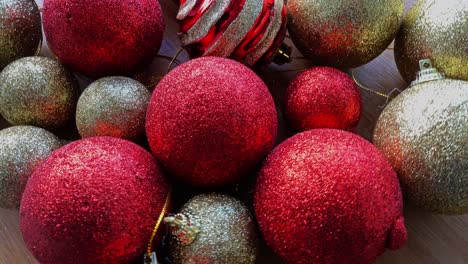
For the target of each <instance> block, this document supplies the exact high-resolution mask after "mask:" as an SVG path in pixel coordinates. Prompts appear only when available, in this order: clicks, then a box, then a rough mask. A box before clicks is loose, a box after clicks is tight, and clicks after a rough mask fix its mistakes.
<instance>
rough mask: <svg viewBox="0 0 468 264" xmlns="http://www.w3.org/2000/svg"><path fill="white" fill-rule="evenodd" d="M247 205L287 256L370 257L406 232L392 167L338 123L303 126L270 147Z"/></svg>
mask: <svg viewBox="0 0 468 264" xmlns="http://www.w3.org/2000/svg"><path fill="white" fill-rule="evenodd" d="M254 207H255V213H256V216H257V220H258V223H259V226H260V230H261V231H262V232H263V235H264V238H265V240H266V242H267V244H268V245H269V246H270V247H271V248H272V249H273V250H274V251H275V252H276V253H277V254H278V255H279V256H281V257H282V258H283V259H284V260H285V262H287V263H298V264H300V263H316V264H320V263H324V264H333V263H337V264H343V263H363V264H364V263H373V262H374V261H375V260H376V258H377V257H378V256H379V255H381V254H382V253H383V252H384V251H385V248H386V247H387V248H390V249H398V248H400V247H401V246H402V245H403V244H404V242H405V241H406V238H407V235H406V229H405V226H404V222H403V216H402V196H401V191H400V186H399V183H398V178H397V175H396V173H395V172H394V171H393V170H392V167H391V166H390V164H389V163H388V161H387V160H386V159H385V158H384V156H383V155H382V154H381V153H380V152H379V151H378V150H377V149H376V148H375V147H374V146H373V145H372V144H371V143H369V142H367V141H366V140H364V139H362V138H360V137H359V136H357V135H355V134H352V133H350V132H346V131H342V130H336V129H315V130H309V131H307V132H303V133H300V134H297V135H295V136H294V137H292V138H290V139H288V140H286V141H285V142H283V143H282V144H281V145H279V146H278V147H277V148H276V149H274V150H273V151H272V152H271V154H270V155H269V156H268V158H267V160H266V161H265V164H264V165H263V168H262V169H261V171H260V175H259V178H258V182H257V186H256V190H255V202H254Z"/></svg>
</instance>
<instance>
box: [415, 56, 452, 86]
mask: <svg viewBox="0 0 468 264" xmlns="http://www.w3.org/2000/svg"><path fill="white" fill-rule="evenodd" d="M442 79H445V76H444V74H443V73H441V72H439V71H438V70H437V69H436V68H434V67H432V62H431V60H429V59H426V60H420V61H419V72H418V74H417V76H416V80H415V81H413V82H412V83H411V86H414V85H417V84H421V83H425V82H430V81H435V80H442Z"/></svg>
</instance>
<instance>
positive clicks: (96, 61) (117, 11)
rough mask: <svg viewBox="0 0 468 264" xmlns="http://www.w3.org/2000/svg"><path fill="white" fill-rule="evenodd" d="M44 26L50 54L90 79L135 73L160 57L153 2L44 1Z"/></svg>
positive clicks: (159, 20) (158, 16)
mask: <svg viewBox="0 0 468 264" xmlns="http://www.w3.org/2000/svg"><path fill="white" fill-rule="evenodd" d="M43 21H44V32H45V35H46V37H47V41H48V44H49V47H50V49H51V50H52V52H53V53H54V54H55V55H56V56H57V57H58V58H59V59H60V61H62V62H63V63H64V64H65V65H67V66H70V67H71V68H72V69H73V70H74V71H77V72H79V73H82V74H84V75H87V76H90V77H102V76H108V75H128V74H131V73H134V72H135V71H137V70H138V69H139V68H140V67H143V66H145V65H146V64H148V63H150V62H151V60H152V58H153V57H154V56H155V55H156V54H157V53H158V51H159V47H160V46H161V42H162V39H163V31H164V18H163V13H162V10H161V6H160V5H159V2H158V1H157V0H122V1H115V0H102V1H95V0H82V1H75V0H45V1H44V12H43Z"/></svg>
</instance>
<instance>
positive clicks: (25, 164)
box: [0, 126, 61, 209]
mask: <svg viewBox="0 0 468 264" xmlns="http://www.w3.org/2000/svg"><path fill="white" fill-rule="evenodd" d="M59 147H61V143H60V140H59V139H58V138H57V137H56V136H54V135H53V134H52V133H50V132H48V131H46V130H44V129H42V128H38V127H32V126H15V127H10V128H6V129H3V130H2V131H0V207H2V208H7V209H17V208H19V205H20V201H21V196H22V195H23V191H24V188H25V187H26V182H27V181H28V179H29V177H30V176H31V174H32V173H33V172H34V170H35V169H36V168H37V167H38V166H39V165H40V164H41V163H42V162H43V161H44V160H45V159H46V158H47V157H48V156H49V155H50V154H51V153H52V151H54V150H56V149H58V148H59Z"/></svg>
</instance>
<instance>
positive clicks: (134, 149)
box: [20, 137, 169, 264]
mask: <svg viewBox="0 0 468 264" xmlns="http://www.w3.org/2000/svg"><path fill="white" fill-rule="evenodd" d="M168 189H169V186H168V184H167V183H166V181H165V179H164V177H163V175H162V174H161V172H160V169H159V167H158V165H157V163H156V162H155V160H154V158H153V157H152V156H151V155H150V154H149V153H148V152H146V151H145V150H144V149H143V148H141V147H139V146H137V145H135V144H133V143H131V142H129V141H126V140H122V139H117V138H111V137H95V138H88V139H83V140H79V141H75V142H73V143H71V144H68V145H66V146H64V147H62V148H60V149H59V150H57V151H55V152H54V153H52V155H51V156H50V157H49V158H48V159H47V160H46V161H45V162H44V163H43V164H42V165H41V166H40V167H39V168H38V169H37V170H36V171H35V172H34V173H33V175H32V176H31V178H30V180H29V181H28V184H27V187H26V190H25V192H24V195H23V200H22V202H21V209H20V222H21V231H22V233H23V238H24V241H25V242H26V245H27V246H28V248H29V249H30V250H31V251H32V253H33V255H34V256H35V257H36V258H37V259H38V260H39V262H40V263H42V264H55V263H62V264H68V263H70V264H71V263H81V264H87V263H93V264H94V263H112V264H118V263H129V262H131V261H135V260H137V259H138V258H142V257H143V253H145V252H146V246H147V244H148V241H149V240H150V237H151V234H152V230H153V228H154V226H155V224H156V222H157V219H158V217H159V215H160V214H161V211H162V208H163V207H164V204H165V201H166V197H167V195H168Z"/></svg>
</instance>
